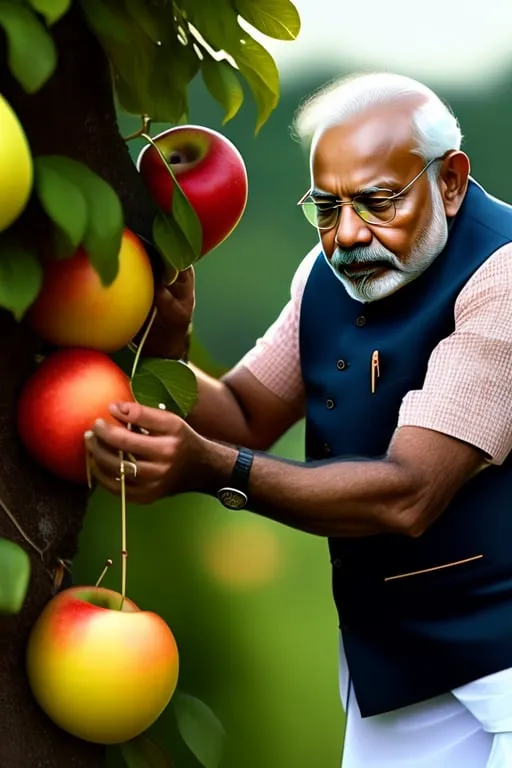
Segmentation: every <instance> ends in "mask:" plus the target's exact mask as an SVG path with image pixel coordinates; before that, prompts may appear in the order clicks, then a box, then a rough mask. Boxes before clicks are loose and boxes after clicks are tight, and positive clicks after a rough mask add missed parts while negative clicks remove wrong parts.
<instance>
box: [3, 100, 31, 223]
mask: <svg viewBox="0 0 512 768" xmlns="http://www.w3.org/2000/svg"><path fill="white" fill-rule="evenodd" d="M33 181H34V169H33V164H32V154H31V152H30V147H29V144H28V141H27V137H26V136H25V132H24V131H23V128H22V126H21V123H20V121H19V120H18V118H17V116H16V114H15V112H14V111H13V109H12V107H11V105H10V104H9V102H7V101H6V100H5V99H4V97H3V96H2V95H1V94H0V232H2V231H3V230H4V229H7V227H9V226H10V225H11V224H12V223H13V221H15V220H16V219H17V218H18V216H19V215H20V213H21V212H22V211H23V209H24V208H25V206H26V204H27V202H28V199H29V197H30V193H31V192H32V185H33Z"/></svg>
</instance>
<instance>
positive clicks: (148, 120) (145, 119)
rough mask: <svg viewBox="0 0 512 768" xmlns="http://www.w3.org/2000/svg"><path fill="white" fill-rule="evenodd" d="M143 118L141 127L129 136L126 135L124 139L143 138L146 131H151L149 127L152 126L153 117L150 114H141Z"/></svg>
mask: <svg viewBox="0 0 512 768" xmlns="http://www.w3.org/2000/svg"><path fill="white" fill-rule="evenodd" d="M141 120H142V125H141V127H140V128H139V129H138V130H136V131H135V132H134V133H130V134H129V135H128V136H125V137H124V141H133V139H139V138H142V137H143V135H144V134H145V133H148V132H149V128H150V126H151V118H150V117H149V115H141Z"/></svg>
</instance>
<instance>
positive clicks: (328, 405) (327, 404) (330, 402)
mask: <svg viewBox="0 0 512 768" xmlns="http://www.w3.org/2000/svg"><path fill="white" fill-rule="evenodd" d="M325 407H326V408H328V409H329V410H330V411H331V410H332V409H333V408H334V400H333V399H332V398H330V397H328V398H327V400H326V401H325Z"/></svg>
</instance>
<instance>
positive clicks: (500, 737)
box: [340, 639, 512, 768]
mask: <svg viewBox="0 0 512 768" xmlns="http://www.w3.org/2000/svg"><path fill="white" fill-rule="evenodd" d="M348 685H349V674H348V668H347V660H346V657H345V653H344V650H343V641H342V640H341V639H340V693H341V700H342V703H343V706H344V707H345V708H346V709H348V711H347V712H346V719H347V724H346V732H345V746H344V752H343V761H342V768H459V766H460V768H512V669H506V670H504V671H503V672H498V673H496V674H494V675H488V676H487V677H484V678H481V679H480V680H476V681H475V682H472V683H469V684H467V685H463V686H461V687H460V688H456V689H454V690H453V691H452V692H451V693H448V694H444V695H442V696H436V697H435V698H432V699H428V700H427V701H424V702H421V703H419V704H413V705H412V706H409V707H403V708H402V709H398V710H395V711H393V712H386V713H384V714H382V715H375V716H374V717H365V718H362V717H361V713H360V711H359V706H358V704H357V699H356V696H355V693H354V689H353V687H352V685H350V695H349V692H348ZM347 697H348V705H347Z"/></svg>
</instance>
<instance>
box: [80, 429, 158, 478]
mask: <svg viewBox="0 0 512 768" xmlns="http://www.w3.org/2000/svg"><path fill="white" fill-rule="evenodd" d="M86 444H87V448H88V450H89V452H90V455H91V456H92V458H93V460H94V462H95V463H96V466H97V467H98V469H99V471H100V472H102V473H103V474H104V475H105V476H107V477H120V476H121V457H120V456H119V453H118V452H117V451H113V450H111V449H110V448H108V446H106V445H105V444H104V443H103V442H102V441H101V440H98V438H97V437H96V436H95V435H94V432H90V433H86ZM123 461H124V467H125V478H126V480H127V481H128V482H133V481H136V482H137V483H139V484H140V483H141V481H142V482H153V481H159V480H160V481H161V480H162V479H163V477H164V475H165V473H166V468H165V466H164V465H163V464H155V463H152V462H149V461H140V460H136V459H135V457H132V459H130V458H129V457H125V458H124V459H123Z"/></svg>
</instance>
